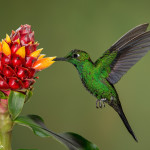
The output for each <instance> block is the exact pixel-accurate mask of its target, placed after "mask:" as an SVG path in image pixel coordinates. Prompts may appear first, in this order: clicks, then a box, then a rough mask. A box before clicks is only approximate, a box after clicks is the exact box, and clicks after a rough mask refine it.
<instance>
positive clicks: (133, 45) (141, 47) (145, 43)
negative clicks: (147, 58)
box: [107, 31, 150, 84]
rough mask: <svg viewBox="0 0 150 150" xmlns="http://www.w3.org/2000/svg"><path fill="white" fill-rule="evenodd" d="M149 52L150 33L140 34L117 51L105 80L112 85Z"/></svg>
mask: <svg viewBox="0 0 150 150" xmlns="http://www.w3.org/2000/svg"><path fill="white" fill-rule="evenodd" d="M149 50H150V31H148V32H145V33H142V34H140V35H138V36H136V37H135V38H133V39H132V40H130V41H129V42H127V43H126V44H124V45H122V46H121V47H120V48H119V49H117V51H118V53H117V56H116V58H115V59H114V60H113V61H112V63H111V64H110V67H111V72H110V73H109V77H108V78H107V79H108V81H109V82H111V83H112V84H115V83H117V82H118V81H119V80H120V78H121V77H122V76H123V75H124V74H125V73H126V72H127V71H128V70H129V69H130V68H131V67H132V66H133V65H134V64H136V63H137V62H138V61H139V60H140V59H141V58H142V57H143V56H144V55H145V54H146V53H147V52H148V51H149Z"/></svg>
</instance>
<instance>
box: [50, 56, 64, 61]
mask: <svg viewBox="0 0 150 150" xmlns="http://www.w3.org/2000/svg"><path fill="white" fill-rule="evenodd" d="M53 61H66V58H65V57H59V58H55V59H53Z"/></svg>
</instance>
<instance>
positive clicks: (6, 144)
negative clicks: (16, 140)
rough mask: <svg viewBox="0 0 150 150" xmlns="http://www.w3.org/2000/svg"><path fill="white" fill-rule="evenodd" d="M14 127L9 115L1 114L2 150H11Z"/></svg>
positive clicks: (0, 149)
mask: <svg viewBox="0 0 150 150" xmlns="http://www.w3.org/2000/svg"><path fill="white" fill-rule="evenodd" d="M12 127H13V122H12V120H11V118H10V115H9V113H8V112H6V113H0V150H11V133H12Z"/></svg>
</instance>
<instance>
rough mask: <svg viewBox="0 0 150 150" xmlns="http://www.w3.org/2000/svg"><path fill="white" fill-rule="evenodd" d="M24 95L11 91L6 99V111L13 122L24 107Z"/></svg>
mask: <svg viewBox="0 0 150 150" xmlns="http://www.w3.org/2000/svg"><path fill="white" fill-rule="evenodd" d="M25 97H26V96H25V95H24V94H23V93H20V92H17V91H11V92H10V95H9V97H8V110H9V112H10V114H11V116H12V119H13V120H14V119H15V118H16V117H17V116H18V115H19V114H20V113H21V110H22V108H23V105H24V101H25Z"/></svg>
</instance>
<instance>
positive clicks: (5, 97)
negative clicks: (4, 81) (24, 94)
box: [0, 91, 8, 99]
mask: <svg viewBox="0 0 150 150" xmlns="http://www.w3.org/2000/svg"><path fill="white" fill-rule="evenodd" d="M7 98H8V96H6V95H5V94H4V93H3V92H2V91H0V99H7Z"/></svg>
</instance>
